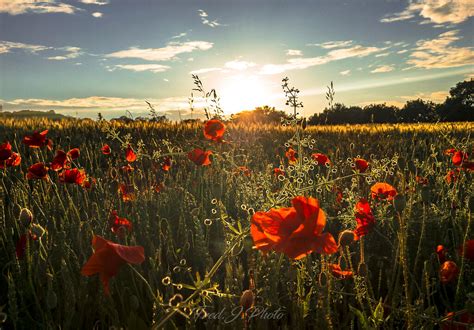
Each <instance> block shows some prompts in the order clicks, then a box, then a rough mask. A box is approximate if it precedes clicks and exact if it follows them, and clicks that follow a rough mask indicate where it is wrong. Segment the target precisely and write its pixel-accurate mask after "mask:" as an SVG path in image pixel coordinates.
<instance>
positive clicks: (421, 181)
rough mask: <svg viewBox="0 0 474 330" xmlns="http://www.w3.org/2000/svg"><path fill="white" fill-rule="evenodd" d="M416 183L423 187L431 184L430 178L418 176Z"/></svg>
mask: <svg viewBox="0 0 474 330" xmlns="http://www.w3.org/2000/svg"><path fill="white" fill-rule="evenodd" d="M415 181H416V183H418V184H419V185H422V186H426V185H428V182H429V181H428V178H425V177H424V176H418V175H417V176H416V178H415Z"/></svg>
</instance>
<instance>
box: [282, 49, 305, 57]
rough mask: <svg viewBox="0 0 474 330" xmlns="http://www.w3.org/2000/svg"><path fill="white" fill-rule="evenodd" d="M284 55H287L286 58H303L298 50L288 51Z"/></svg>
mask: <svg viewBox="0 0 474 330" xmlns="http://www.w3.org/2000/svg"><path fill="white" fill-rule="evenodd" d="M286 55H288V56H303V52H302V51H301V50H299V49H288V50H287V51H286Z"/></svg>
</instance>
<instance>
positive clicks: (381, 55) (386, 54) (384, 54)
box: [375, 52, 390, 57]
mask: <svg viewBox="0 0 474 330" xmlns="http://www.w3.org/2000/svg"><path fill="white" fill-rule="evenodd" d="M388 55H390V52H386V53H380V54H375V57H385V56H388Z"/></svg>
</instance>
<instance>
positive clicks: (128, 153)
mask: <svg viewBox="0 0 474 330" xmlns="http://www.w3.org/2000/svg"><path fill="white" fill-rule="evenodd" d="M125 159H127V162H129V163H133V162H134V161H136V160H137V155H136V154H135V152H134V151H133V149H132V147H131V146H130V145H129V146H128V147H127V149H126V150H125Z"/></svg>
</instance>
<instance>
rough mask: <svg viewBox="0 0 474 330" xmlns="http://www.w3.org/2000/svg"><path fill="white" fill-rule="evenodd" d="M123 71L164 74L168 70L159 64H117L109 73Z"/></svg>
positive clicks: (165, 66)
mask: <svg viewBox="0 0 474 330" xmlns="http://www.w3.org/2000/svg"><path fill="white" fill-rule="evenodd" d="M115 68H117V69H123V70H131V71H135V72H143V71H150V72H153V73H159V72H164V71H167V70H168V69H170V67H169V66H167V65H161V64H117V65H115V66H114V67H113V68H111V69H110V70H109V71H114V69H115Z"/></svg>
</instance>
